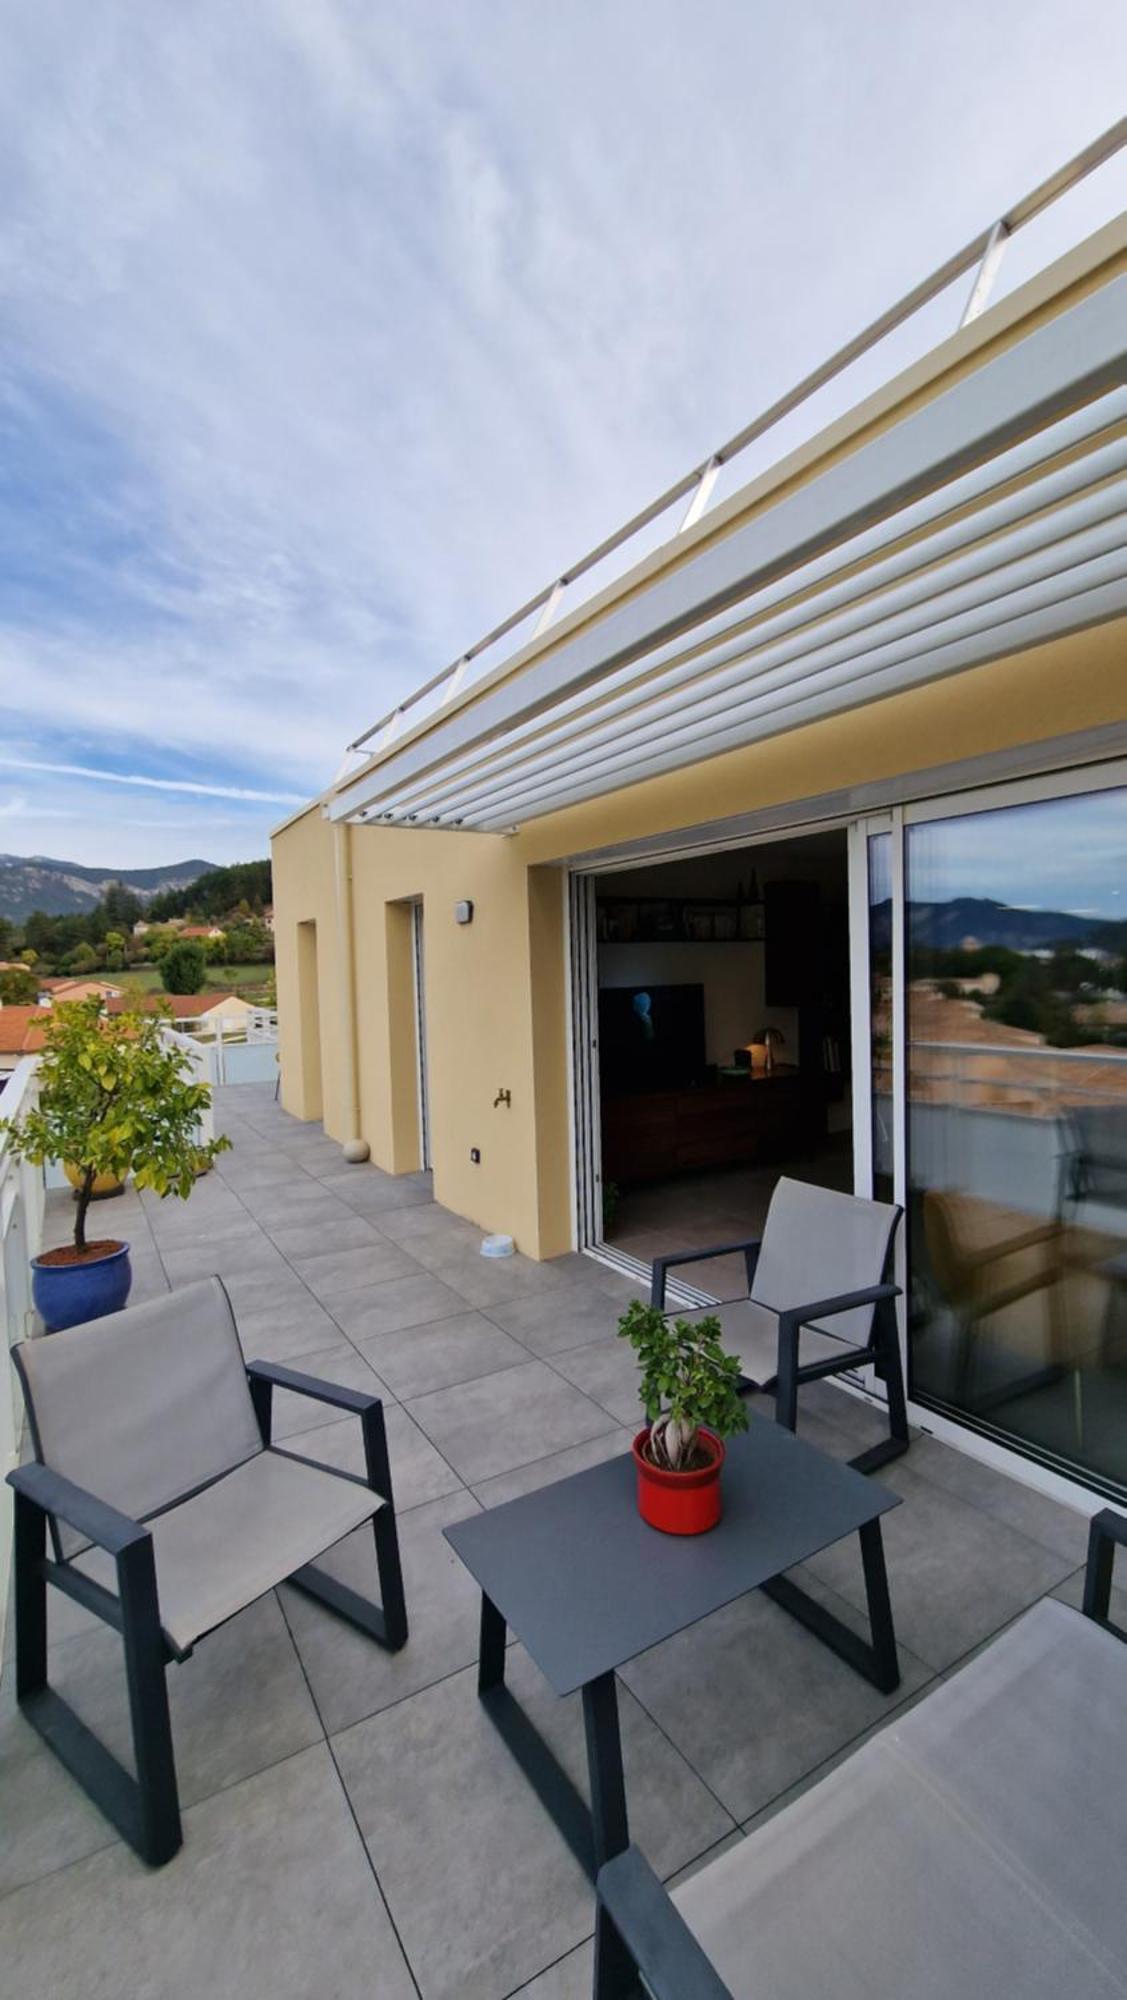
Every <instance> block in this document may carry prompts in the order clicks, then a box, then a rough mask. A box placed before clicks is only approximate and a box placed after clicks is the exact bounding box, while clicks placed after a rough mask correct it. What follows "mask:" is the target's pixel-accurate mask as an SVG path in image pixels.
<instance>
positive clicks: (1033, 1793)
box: [674, 1600, 1127, 2000]
mask: <svg viewBox="0 0 1127 2000" xmlns="http://www.w3.org/2000/svg"><path fill="white" fill-rule="evenodd" d="M1125 1717H1127V1646H1124V1645H1123V1643H1122V1642H1121V1641H1120V1640H1119V1639H1117V1638H1116V1637H1115V1636H1114V1635H1113V1634H1111V1633H1109V1632H1108V1631H1106V1630H1105V1629H1103V1628H1101V1627H1100V1626H1098V1625H1096V1624H1095V1623H1094V1622H1093V1621H1092V1620H1090V1619H1086V1618H1083V1617H1081V1615H1080V1614H1079V1613H1078V1612H1075V1611H1071V1610H1069V1609H1068V1608H1067V1607H1066V1606H1065V1605H1062V1604H1057V1603H1055V1602H1053V1601H1052V1600H1046V1601H1044V1602H1042V1603H1040V1604H1038V1605H1036V1606H1035V1607H1034V1609H1033V1610H1032V1611H1029V1612H1027V1613H1026V1615H1025V1616H1024V1617H1023V1618H1021V1619H1020V1620H1019V1621H1018V1622H1017V1623H1016V1624H1015V1625H1013V1626H1011V1627H1010V1628H1009V1630H1008V1631H1007V1632H1005V1633H1003V1634H1002V1636H1001V1637H1000V1638H999V1639H997V1640H995V1642H994V1643H993V1645H991V1646H990V1647H989V1648H988V1649H987V1650H986V1651H985V1652H983V1653H981V1654H980V1655H979V1656H978V1657H977V1658H976V1659H975V1660H973V1661H972V1662H971V1663H970V1665H969V1666H967V1667H965V1668H963V1670H962V1671H961V1672H960V1673H958V1674H956V1675H955V1676H954V1677H953V1678H952V1679H951V1680H950V1681H948V1682H945V1683H943V1684H942V1685H941V1686H939V1687H937V1688H936V1689H935V1690H934V1691H933V1692H932V1693H931V1694H930V1695H928V1696H927V1698H926V1699H925V1700H924V1701H923V1702H922V1703H921V1704H919V1705H918V1706H917V1707H916V1708H914V1709H911V1710H910V1711H909V1712H908V1713H907V1714H906V1715H905V1716H904V1717H903V1718H902V1719H901V1720H900V1721H898V1722H895V1721H894V1722H893V1723H891V1724H890V1725H889V1726H888V1728H886V1729H885V1730H884V1731H882V1733H881V1734H880V1736H878V1737H876V1738H875V1739H874V1740H873V1741H872V1742H870V1743H868V1744H866V1745H865V1746H864V1747H863V1748H862V1749H861V1750H859V1751H857V1752H856V1753H855V1754H854V1755H853V1756H852V1757H850V1758H849V1759H847V1761H846V1762H845V1763H843V1764H841V1765H839V1767H838V1768H837V1770H836V1771H834V1772H832V1773H831V1774H830V1776H829V1777H827V1778H825V1779H823V1780H822V1781H821V1783H819V1784H818V1785H816V1786H814V1787H813V1788H812V1789H811V1790H810V1791H807V1792H805V1793H804V1794H803V1795H802V1797H801V1798H799V1799H798V1800H797V1801H796V1802H795V1803H794V1804H793V1805H791V1806H789V1807H788V1808H787V1809H786V1810H785V1811H783V1812H782V1813H780V1814H778V1815H777V1816H776V1817H775V1818H774V1819H772V1820H770V1821H768V1822H767V1823H766V1824H765V1825H763V1826H762V1827H760V1828H759V1829H758V1830H757V1831H756V1832H755V1833H753V1834H751V1835H750V1836H749V1837H748V1839H747V1840H745V1841H743V1842H741V1843H740V1844H739V1845H738V1846H737V1847H735V1848H733V1849H731V1850H730V1851H729V1852H728V1853H727V1854H725V1855H723V1856H722V1857H721V1858H720V1859H719V1860H718V1861H716V1862H714V1863H712V1864H711V1865H710V1866H708V1867H706V1868H705V1869H703V1870H702V1871H701V1873H700V1874H698V1875H696V1876H694V1877H693V1878H692V1879H691V1880H690V1881H688V1882H686V1883H685V1884H684V1885H683V1886H682V1887H681V1888H679V1889H677V1890H676V1891H675V1892H674V1901H675V1903H676V1904H677V1906H678V1908H679V1909H680V1911H681V1914H682V1916H683V1917H684V1919H685V1921H686V1923H687V1924H688V1925H689V1927H690V1929H691V1930H692V1931H693V1932H694V1934H695V1935H696V1937H697V1938H698V1940H699V1941H700V1943H701V1945H702V1946H703V1948H704V1949H705V1951H706V1952H707V1953H708V1956H709V1957H710V1959H711V1960H712V1962H713V1964H714V1965H715V1967H716V1970H717V1971H718V1973H719V1974H720V1977H721V1978H722V1979H723V1980H724V1981H725V1983H726V1984H727V1986H728V1987H729V1988H730V1989H731V1992H732V1994H733V1995H734V1996H735V2000H811V1996H812V1995H814V1994H829V1993H832V1994H833V1995H834V2000H873V1995H874V1994H895V1995H896V1996H897V2000H950V1996H951V1995H952V1994H958V1995H959V1996H960V2000H997V1996H998V1995H999V1994H1014V1995H1020V1996H1021V2000H1061V1996H1062V1995H1065V1994H1067V1995H1068V2000H1111V1996H1118V2000H1122V1996H1123V1995H1124V1994H1125V1993H1127V1897H1124V1895H1123V1892H1122V1880H1121V1868H1120V1865H1119V1857H1121V1856H1122V1855H1123V1853H1124V1852H1125V1851H1127V1786H1125V1785H1124V1783H1123V1770H1124V1759H1123V1746H1124V1723H1125Z"/></svg>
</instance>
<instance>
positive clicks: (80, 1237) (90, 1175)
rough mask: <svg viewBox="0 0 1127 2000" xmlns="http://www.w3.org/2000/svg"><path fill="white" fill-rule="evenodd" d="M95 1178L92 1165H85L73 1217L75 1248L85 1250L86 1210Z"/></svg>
mask: <svg viewBox="0 0 1127 2000" xmlns="http://www.w3.org/2000/svg"><path fill="white" fill-rule="evenodd" d="M96 1179H97V1175H96V1173H95V1170H94V1168H93V1167H86V1168H85V1169H84V1170H83V1175H82V1186H81V1187H80V1188H79V1190H78V1214H77V1215H76V1216H75V1218H74V1247H75V1249H76V1250H85V1248H86V1211H87V1209H88V1208H89V1206H90V1197H91V1195H92V1194H93V1192H94V1182H95V1180H96Z"/></svg>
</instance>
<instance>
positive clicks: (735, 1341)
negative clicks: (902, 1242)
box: [650, 1175, 908, 1472]
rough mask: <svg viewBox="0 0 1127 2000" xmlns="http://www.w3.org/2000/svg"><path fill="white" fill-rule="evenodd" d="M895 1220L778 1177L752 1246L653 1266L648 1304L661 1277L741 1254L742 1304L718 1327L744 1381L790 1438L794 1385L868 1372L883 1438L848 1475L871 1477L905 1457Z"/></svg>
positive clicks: (723, 1312)
mask: <svg viewBox="0 0 1127 2000" xmlns="http://www.w3.org/2000/svg"><path fill="white" fill-rule="evenodd" d="M902 1213H903V1211H902V1210H901V1209H900V1208H898V1207H895V1206H893V1205H891V1204H889V1203H887V1202H882V1201H863V1200H862V1199H861V1198H860V1197H859V1196H857V1195H852V1194H839V1193H837V1192H836V1191H835V1190H834V1189H832V1188H823V1187H815V1186H814V1185H813V1184H812V1183H811V1182H809V1181H792V1180H788V1179H787V1178H786V1176H785V1175H783V1176H780V1178H779V1180H778V1181H776V1183H775V1189H774V1193H773V1194H772V1196H771V1204H770V1207H769V1208H768V1210H767V1220H766V1223H765V1224H764V1227H763V1236H762V1238H761V1239H757V1240H755V1241H753V1242H745V1243H721V1244H717V1245H716V1246H715V1247H714V1248H712V1249H709V1250H681V1251H676V1252H673V1253H671V1254H670V1255H669V1256H667V1257H656V1258H655V1259H654V1264H653V1282H652V1286H651V1291H650V1301H651V1304H653V1305H655V1306H657V1307H658V1308H659V1309H660V1311H662V1312H664V1311H665V1293H666V1280H667V1275H668V1273H669V1271H670V1270H672V1269H674V1268H676V1267H677V1266H679V1265H681V1264H700V1263H703V1262H706V1261H707V1260H708V1259H709V1258H712V1257H730V1256H732V1255H733V1254H734V1253H738V1254H740V1255H741V1256H742V1257H743V1260H744V1268H745V1270H746V1273H747V1297H746V1299H743V1298H741V1299H732V1300H728V1301H727V1302H726V1303H724V1304H723V1305H721V1306H720V1307H719V1308H718V1309H717V1317H718V1318H719V1319H720V1321H721V1323H722V1326H723V1329H724V1342H725V1346H726V1347H727V1349H728V1351H729V1353H734V1354H738V1355H739V1358H740V1373H741V1375H742V1376H743V1377H744V1380H745V1381H746V1382H747V1383H748V1384H749V1385H750V1386H751V1387H752V1388H753V1389H758V1390H766V1391H773V1392H774V1396H775V1414H776V1417H777V1418H778V1421H779V1422H780V1423H781V1424H785V1425H786V1427H787V1429H788V1430H792V1431H793V1430H796V1429H797V1428H798V1391H799V1389H800V1387H801V1385H802V1384H803V1383H804V1382H816V1381H818V1380H819V1379H820V1378H821V1377H822V1376H824V1375H840V1374H841V1373H842V1372H843V1371H844V1370H846V1369H851V1368H863V1367H866V1366H867V1365H868V1364H869V1363H873V1364H874V1365H875V1366H876V1368H877V1371H878V1373H879V1374H880V1375H881V1376H882V1378H883V1380H884V1383H885V1387H886V1390H887V1393H888V1428H889V1435H888V1437H887V1438H885V1439H883V1440H882V1441H881V1443H880V1444H875V1445H872V1446H870V1448H869V1450H868V1451H863V1452H861V1453H859V1454H858V1456H857V1457H856V1458H854V1459H853V1460H852V1461H851V1463H852V1464H853V1465H855V1466H856V1468H857V1470H858V1471H859V1472H873V1471H875V1470H876V1468H877V1467H878V1466H880V1465H886V1464H887V1463H888V1461H889V1459H892V1458H899V1456H900V1454H901V1453H902V1452H905V1451H907V1449H908V1413H907V1406H906V1404H905V1401H904V1376H903V1371H902V1369H901V1365H900V1342H899V1339H898V1336H897V1329H896V1307H895V1300H896V1299H897V1297H898V1296H899V1292H900V1287H899V1286H898V1285H896V1284H894V1283H893V1282H892V1269H893V1252H894V1245H895V1239H896V1228H897V1224H898V1223H899V1221H900V1217H901V1214H902ZM706 1310H707V1311H711V1310H712V1308H711V1307H709V1308H706ZM688 1316H689V1317H690V1318H692V1316H693V1315H692V1314H690V1315H688ZM698 1316H699V1315H698ZM826 1321H830V1322H831V1324H830V1325H826V1324H825V1322H826Z"/></svg>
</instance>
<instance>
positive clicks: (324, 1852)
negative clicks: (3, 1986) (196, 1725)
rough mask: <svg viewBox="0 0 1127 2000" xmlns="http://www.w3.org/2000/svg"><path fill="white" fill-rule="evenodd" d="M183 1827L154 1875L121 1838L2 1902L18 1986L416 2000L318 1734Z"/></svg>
mask: <svg viewBox="0 0 1127 2000" xmlns="http://www.w3.org/2000/svg"><path fill="white" fill-rule="evenodd" d="M184 1833H185V1844H184V1848H183V1850H182V1851H181V1853H180V1854H179V1855H177V1857H176V1859H175V1860H174V1861H173V1862H171V1863H170V1864H169V1866H168V1867H166V1868H163V1869H160V1870H158V1871H156V1872H154V1871H152V1870H151V1869H148V1868H145V1867H144V1866H143V1865H142V1863H141V1862H139V1861H137V1860H136V1858H135V1857H134V1856H133V1855H132V1854H130V1853H129V1852H128V1850H126V1849H125V1848H124V1847H122V1846H121V1845H120V1844H119V1845H117V1846H114V1847H111V1848H108V1849H105V1850H103V1851H102V1852H101V1853H99V1854H95V1855H92V1856H91V1857H90V1858H89V1859H87V1860H83V1861H79V1862H76V1863H75V1864H74V1865H73V1866H71V1867H70V1868H67V1869H66V1870H65V1871H64V1872H63V1873H62V1874H55V1875H52V1876H49V1877H47V1878H46V1879H45V1880H43V1881H41V1882H36V1883H34V1884H32V1885H31V1886H29V1887H27V1888H23V1889H18V1890H16V1891H15V1893H14V1894H13V1895H11V1896H9V1897H7V1898H6V1899H5V1901H4V1902H3V1903H0V1962H2V1963H3V1964H4V1965H5V1966H6V1967H7V1968H9V1969H12V1968H15V1967H18V1968H19V1990H20V1991H21V1992H26V1993H42V1994H49V1995H50V1996H51V2000H102V1996H105V2000H110V1996H119V1995H129V1996H130V2000H189V1996H194V1995H198V1994H201V1993H206V1994H212V1995H214V1996H215V2000H234V1996H236V1995H238V1996H240V2000H309V1996H310V1995H311V1994H314V1993H316V1994H324V1995H326V1996H328V1995H333V1996H336V2000H415V1988H414V1987H413V1985H412V1982H411V1978H410V1975H409V1973H408V1971H407V1968H406V1966H405V1964H404V1962H403V1957H402V1954H401V1952H400V1950H399V1947H398V1945H397V1943H396V1940H395V1935H394V1932H393V1930H392V1927H391V1924H390V1923H389V1921H388V1917H387V1912H386V1910H385V1908H384V1905H383V1903H382V1901H381V1898H380V1894H379V1891H378V1889H377V1887H376V1884H375V1881H374V1880H373V1877H372V1873H371V1869H370V1866H369V1864H368V1861H367V1859H366V1857H365V1854H364V1849H363V1845H362V1843H361V1841H360V1838H359V1836H358V1834H357V1832H356V1827H355V1824H354V1822H353V1819H352V1815H351V1813H350V1812H349V1809H348V1803H347V1800H346V1799H345V1797H344V1794H343V1792H342V1790H341V1787H340V1784H339V1781H338V1779H337V1776H336V1772H335V1770H334V1768H333V1763H332V1759H331V1757H330V1755H329V1752H328V1749H327V1748H326V1747H325V1746H324V1745H317V1746H315V1747H313V1748H311V1749H309V1750H305V1751H302V1752H301V1753H300V1754H299V1755H297V1756H295V1757H290V1758H288V1759H287V1760H286V1761H285V1762H284V1763H281V1764H277V1765H275V1766H274V1767H273V1768H272V1769H271V1770H269V1771H265V1772H262V1773H260V1774H259V1775H258V1776H256V1777H253V1778H249V1779H246V1780H244V1782H243V1783H241V1784H238V1785H234V1786H231V1787H230V1788H229V1789H228V1790H227V1791H224V1792H220V1793H217V1794H216V1795H215V1796H214V1797H212V1798H210V1799H207V1800H206V1801H204V1802H203V1803H202V1804H201V1805H198V1806H195V1807H193V1808H192V1809H191V1810H190V1811H189V1812H187V1813H186V1814H185V1818H184ZM63 1911H65V1916H64V1915H63V1914H62V1913H63Z"/></svg>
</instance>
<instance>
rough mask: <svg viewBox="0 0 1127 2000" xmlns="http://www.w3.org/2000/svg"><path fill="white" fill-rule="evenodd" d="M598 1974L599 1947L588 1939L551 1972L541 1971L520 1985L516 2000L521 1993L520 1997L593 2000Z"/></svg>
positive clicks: (552, 1999)
mask: <svg viewBox="0 0 1127 2000" xmlns="http://www.w3.org/2000/svg"><path fill="white" fill-rule="evenodd" d="M594 1977H595V1947H594V1944H593V1942H592V1941H591V1940H590V1939H587V1940H585V1941H584V1943H583V1944H579V1945H576V1947H575V1950H574V1951H569V1952H567V1953H566V1954H565V1955H564V1957H563V1958H561V1959H557V1961H556V1963H555V1965H550V1966H549V1967H548V1970H547V1972H538V1973H537V1975H536V1977H535V1979H530V1980H529V1982H528V1984H527V1986H521V1987H518V1989H517V1993H516V1994H514V1995H513V2000H518V1996H519V2000H591V1986H592V1982H593V1980H594Z"/></svg>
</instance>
